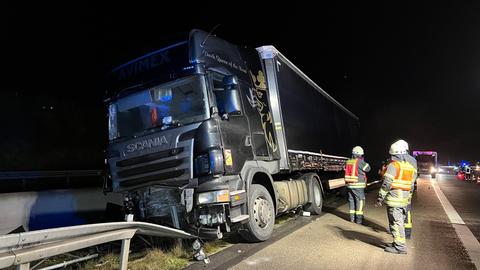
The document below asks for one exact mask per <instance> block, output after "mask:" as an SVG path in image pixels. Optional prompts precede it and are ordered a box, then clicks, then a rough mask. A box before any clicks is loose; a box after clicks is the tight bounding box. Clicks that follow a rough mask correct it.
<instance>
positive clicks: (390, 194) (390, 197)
mask: <svg viewBox="0 0 480 270" xmlns="http://www.w3.org/2000/svg"><path fill="white" fill-rule="evenodd" d="M408 159H410V158H408ZM406 160H407V158H405V157H403V158H394V159H393V160H392V162H391V163H390V164H389V165H388V167H387V171H386V172H385V174H384V175H383V184H382V187H381V189H380V192H379V196H378V197H379V198H378V199H379V200H380V201H383V200H385V203H386V204H387V205H388V206H391V207H404V206H407V205H408V204H409V203H410V198H411V191H413V188H414V185H415V180H416V178H417V168H416V164H412V163H414V162H412V163H411V162H408V161H406Z"/></svg>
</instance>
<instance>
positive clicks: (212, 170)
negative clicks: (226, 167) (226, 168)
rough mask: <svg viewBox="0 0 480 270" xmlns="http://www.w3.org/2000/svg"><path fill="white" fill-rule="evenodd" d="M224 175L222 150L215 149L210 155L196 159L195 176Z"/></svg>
mask: <svg viewBox="0 0 480 270" xmlns="http://www.w3.org/2000/svg"><path fill="white" fill-rule="evenodd" d="M222 173H223V154H222V151H221V150H218V149H213V150H210V151H209V152H208V154H203V155H200V156H197V157H196V158H195V174H196V175H197V176H203V175H208V174H214V175H215V174H222Z"/></svg>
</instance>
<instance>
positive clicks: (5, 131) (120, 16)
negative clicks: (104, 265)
mask: <svg viewBox="0 0 480 270" xmlns="http://www.w3.org/2000/svg"><path fill="white" fill-rule="evenodd" d="M97 2H100V1H97ZM342 3H343V4H342ZM2 5H3V6H2V7H0V20H1V21H0V25H1V26H0V27H2V28H0V31H1V32H0V41H1V43H2V48H4V49H2V50H1V54H0V56H1V59H3V60H2V61H1V63H2V76H1V77H2V78H4V79H3V80H2V81H3V83H2V89H1V90H2V91H0V101H1V104H2V106H1V109H0V121H1V123H2V124H1V131H2V132H1V135H0V147H1V149H2V151H1V152H0V170H16V169H82V168H99V167H101V166H102V160H103V149H104V146H105V142H106V124H105V123H106V118H105V109H104V104H103V102H102V99H103V98H104V89H105V87H104V85H103V76H104V74H106V73H107V72H108V71H109V70H110V69H111V68H112V67H113V66H116V65H118V64H121V63H123V62H126V61H128V60H130V59H132V58H134V57H137V56H140V55H142V54H144V53H147V52H149V51H151V50H155V49H158V48H161V47H163V46H165V45H169V43H170V42H169V41H170V40H175V39H178V38H179V37H183V36H184V35H185V33H188V31H189V30H190V29H192V28H200V29H204V30H210V29H212V27H214V26H215V25H217V24H220V26H219V27H218V28H217V30H216V31H215V34H216V35H217V36H219V37H222V38H224V39H227V40H229V41H231V42H232V43H236V44H239V45H246V46H249V47H257V46H260V45H269V44H272V45H275V46H276V47H277V48H278V49H279V50H280V51H282V53H283V54H284V55H285V56H287V57H288V58H289V59H290V60H291V61H292V62H293V63H295V64H296V65H297V66H298V67H300V68H301V69H302V70H303V71H304V72H305V73H306V74H307V75H309V76H310V77H311V78H312V79H313V80H314V81H316V82H317V83H318V84H319V85H320V86H322V87H323V88H324V89H325V90H326V91H327V92H328V93H330V94H331V95H332V96H334V97H335V98H336V99H337V100H339V101H340V102H341V103H342V104H344V105H345V106H346V107H348V108H349V109H351V111H353V112H354V113H355V114H356V115H358V116H359V117H360V120H361V125H362V145H363V146H364V147H365V150H366V153H367V157H370V158H371V159H373V160H378V159H383V158H385V157H387V151H388V148H389V145H390V144H391V143H392V142H393V141H395V140H396V139H399V138H403V139H405V140H407V141H408V142H409V143H410V145H411V148H412V149H433V150H437V151H438V152H439V155H440V158H441V161H443V162H446V161H447V160H448V159H451V160H460V159H465V160H471V161H473V160H478V159H480V154H479V153H478V152H479V151H480V147H479V146H478V145H479V144H478V142H477V141H476V140H478V138H479V135H480V113H479V112H480V107H479V106H478V103H479V102H480V16H479V15H478V14H480V4H479V3H478V2H477V3H476V4H461V3H456V4H455V5H453V4H452V5H443V6H437V5H423V6H422V5H419V4H414V5H413V4H412V5H409V4H405V3H403V2H402V3H400V2H397V3H396V4H392V5H391V6H382V5H374V4H371V5H370V6H368V5H364V3H362V6H351V5H348V4H347V3H344V2H341V3H340V4H338V5H336V4H323V5H318V4H317V5H315V6H313V5H311V6H308V5H284V6H281V5H278V4H277V5H269V4H264V5H258V4H256V3H249V2H238V3H236V4H225V3H224V4H218V5H217V4H206V2H205V3H200V4H195V5H193V4H191V5H189V4H187V3H182V4H181V5H178V6H158V5H151V4H140V3H139V2H137V1H135V2H131V1H130V4H128V5H120V4H118V3H103V4H101V5H100V4H98V3H95V4H89V3H86V2H85V3H78V4H69V5H64V6H58V5H51V6H46V5H43V3H42V5H38V6H31V5H26V4H24V3H23V4H16V5H13V4H8V3H7V4H2Z"/></svg>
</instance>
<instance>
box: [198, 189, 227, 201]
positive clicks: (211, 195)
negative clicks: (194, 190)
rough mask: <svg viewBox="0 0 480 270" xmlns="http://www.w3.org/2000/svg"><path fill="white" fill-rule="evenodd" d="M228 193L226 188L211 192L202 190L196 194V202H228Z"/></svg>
mask: <svg viewBox="0 0 480 270" xmlns="http://www.w3.org/2000/svg"><path fill="white" fill-rule="evenodd" d="M229 201H230V193H229V192H228V190H216V191H211V192H203V193H200V194H198V199H197V203H198V204H207V203H220V202H229Z"/></svg>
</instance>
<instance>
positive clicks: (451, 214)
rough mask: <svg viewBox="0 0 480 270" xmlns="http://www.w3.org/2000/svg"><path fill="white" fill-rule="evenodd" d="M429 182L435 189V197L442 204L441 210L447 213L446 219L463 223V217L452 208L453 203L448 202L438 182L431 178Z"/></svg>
mask: <svg viewBox="0 0 480 270" xmlns="http://www.w3.org/2000/svg"><path fill="white" fill-rule="evenodd" d="M430 183H431V184H432V186H433V189H434V190H435V193H436V194H437V197H438V199H439V200H440V203H441V204H442V206H443V210H445V213H446V214H447V217H448V219H450V223H452V224H463V225H465V222H464V221H463V219H462V218H461V217H460V215H459V214H458V213H457V211H456V210H455V208H453V205H452V204H451V203H450V201H449V200H448V199H447V197H445V195H444V194H443V192H442V190H441V189H440V187H439V186H438V183H437V182H436V181H433V180H432V179H430Z"/></svg>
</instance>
